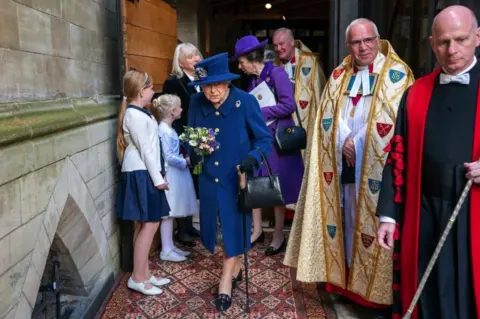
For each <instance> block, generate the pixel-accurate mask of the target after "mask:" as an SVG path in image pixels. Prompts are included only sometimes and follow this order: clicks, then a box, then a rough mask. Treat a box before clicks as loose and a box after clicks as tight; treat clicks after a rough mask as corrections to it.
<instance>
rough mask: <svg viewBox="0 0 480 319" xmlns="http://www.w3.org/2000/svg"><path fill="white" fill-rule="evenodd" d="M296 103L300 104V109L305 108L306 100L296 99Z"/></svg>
mask: <svg viewBox="0 0 480 319" xmlns="http://www.w3.org/2000/svg"><path fill="white" fill-rule="evenodd" d="M298 104H300V107H301V108H302V110H305V108H306V107H307V106H308V101H305V100H300V101H298Z"/></svg>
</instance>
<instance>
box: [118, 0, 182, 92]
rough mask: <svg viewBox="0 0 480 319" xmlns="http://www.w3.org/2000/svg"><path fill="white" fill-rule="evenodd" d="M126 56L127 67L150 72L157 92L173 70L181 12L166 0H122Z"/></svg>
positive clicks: (124, 53)
mask: <svg viewBox="0 0 480 319" xmlns="http://www.w3.org/2000/svg"><path fill="white" fill-rule="evenodd" d="M122 6H123V7H122V34H123V59H124V63H125V70H129V69H130V68H135V69H138V70H143V71H145V72H147V73H148V74H149V75H150V76H151V77H152V78H153V82H154V89H155V92H159V91H161V90H162V87H163V83H164V82H165V80H166V79H167V77H168V75H169V74H170V73H171V70H172V59H173V53H174V51H175V47H176V45H177V12H176V10H175V9H173V8H172V7H171V6H170V5H169V4H167V3H166V2H164V1H162V0H140V1H139V2H135V3H134V2H131V1H129V0H123V1H122Z"/></svg>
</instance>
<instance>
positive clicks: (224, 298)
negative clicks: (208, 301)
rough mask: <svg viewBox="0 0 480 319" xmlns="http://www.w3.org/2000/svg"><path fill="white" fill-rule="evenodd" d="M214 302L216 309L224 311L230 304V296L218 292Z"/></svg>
mask: <svg viewBox="0 0 480 319" xmlns="http://www.w3.org/2000/svg"><path fill="white" fill-rule="evenodd" d="M214 303H215V308H217V310H218V311H226V310H228V308H230V307H231V306H232V297H231V296H229V295H226V294H218V295H217V297H216V298H215V301H214Z"/></svg>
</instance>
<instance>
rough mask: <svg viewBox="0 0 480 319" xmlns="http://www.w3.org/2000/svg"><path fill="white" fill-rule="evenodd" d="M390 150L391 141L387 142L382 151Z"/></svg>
mask: <svg viewBox="0 0 480 319" xmlns="http://www.w3.org/2000/svg"><path fill="white" fill-rule="evenodd" d="M391 150H392V143H391V142H390V143H388V144H387V146H385V148H384V149H383V151H384V152H390V151H391Z"/></svg>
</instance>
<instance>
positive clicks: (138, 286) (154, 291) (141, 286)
mask: <svg viewBox="0 0 480 319" xmlns="http://www.w3.org/2000/svg"><path fill="white" fill-rule="evenodd" d="M152 277H153V276H152ZM148 283H150V284H152V283H151V282H150V280H147V281H145V282H135V281H133V279H132V277H130V278H128V283H127V287H128V288H130V289H132V290H135V291H138V292H139V293H142V294H144V295H147V296H156V295H160V294H161V293H162V292H163V290H162V289H160V288H157V287H155V286H153V287H151V288H149V289H147V288H145V285H146V284H148ZM152 285H153V284H152Z"/></svg>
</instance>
